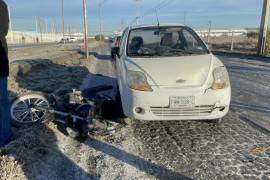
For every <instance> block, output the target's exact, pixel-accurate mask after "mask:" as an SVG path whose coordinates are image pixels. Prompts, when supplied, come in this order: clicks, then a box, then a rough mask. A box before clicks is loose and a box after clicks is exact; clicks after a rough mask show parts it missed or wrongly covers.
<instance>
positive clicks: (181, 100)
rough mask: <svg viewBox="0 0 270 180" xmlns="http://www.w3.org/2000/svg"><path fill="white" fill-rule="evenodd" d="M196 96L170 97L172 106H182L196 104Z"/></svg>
mask: <svg viewBox="0 0 270 180" xmlns="http://www.w3.org/2000/svg"><path fill="white" fill-rule="evenodd" d="M194 104H195V97H194V96H175V97H170V106H171V107H173V108H174V107H181V106H194Z"/></svg>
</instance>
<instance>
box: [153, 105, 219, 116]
mask: <svg viewBox="0 0 270 180" xmlns="http://www.w3.org/2000/svg"><path fill="white" fill-rule="evenodd" d="M213 110H214V106H213V105H205V106H194V107H178V108H170V107H151V111H152V113H153V114H154V115H156V116H162V117H166V116H167V117H174V116H175V117H177V116H207V115H210V114H211V113H212V112H213Z"/></svg>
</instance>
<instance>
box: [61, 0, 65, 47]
mask: <svg viewBox="0 0 270 180" xmlns="http://www.w3.org/2000/svg"><path fill="white" fill-rule="evenodd" d="M61 5H62V7H61V9H62V32H63V38H64V37H65V18H64V0H62V4H61ZM64 43H65V41H64Z"/></svg>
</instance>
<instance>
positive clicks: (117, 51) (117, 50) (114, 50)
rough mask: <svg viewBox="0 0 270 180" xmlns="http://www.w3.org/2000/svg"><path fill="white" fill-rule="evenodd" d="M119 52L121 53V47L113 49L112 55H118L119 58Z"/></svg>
mask: <svg viewBox="0 0 270 180" xmlns="http://www.w3.org/2000/svg"><path fill="white" fill-rule="evenodd" d="M119 51H120V48H119V47H113V48H112V54H114V55H116V56H118V57H119Z"/></svg>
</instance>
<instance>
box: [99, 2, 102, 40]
mask: <svg viewBox="0 0 270 180" xmlns="http://www.w3.org/2000/svg"><path fill="white" fill-rule="evenodd" d="M98 17H99V41H101V33H102V32H101V31H102V30H101V2H99V4H98Z"/></svg>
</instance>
